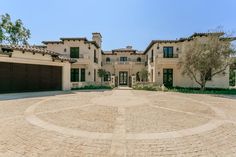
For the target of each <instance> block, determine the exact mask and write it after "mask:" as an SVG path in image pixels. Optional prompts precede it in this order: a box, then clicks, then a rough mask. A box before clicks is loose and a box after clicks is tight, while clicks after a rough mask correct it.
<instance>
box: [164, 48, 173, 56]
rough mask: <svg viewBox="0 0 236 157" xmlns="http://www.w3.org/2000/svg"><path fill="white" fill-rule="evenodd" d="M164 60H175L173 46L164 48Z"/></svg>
mask: <svg viewBox="0 0 236 157" xmlns="http://www.w3.org/2000/svg"><path fill="white" fill-rule="evenodd" d="M170 50H171V51H170ZM163 58H174V47H173V46H165V47H163Z"/></svg>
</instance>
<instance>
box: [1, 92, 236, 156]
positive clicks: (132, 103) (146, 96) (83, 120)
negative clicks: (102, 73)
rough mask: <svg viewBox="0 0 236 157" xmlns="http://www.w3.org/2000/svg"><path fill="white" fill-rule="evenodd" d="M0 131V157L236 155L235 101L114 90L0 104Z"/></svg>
mask: <svg viewBox="0 0 236 157" xmlns="http://www.w3.org/2000/svg"><path fill="white" fill-rule="evenodd" d="M43 94H45V93H43ZM50 94H53V93H50ZM21 95H22V94H19V95H4V96H0V99H1V98H4V97H5V98H11V97H13V96H15V98H16V97H17V96H21ZM34 95H42V93H36V94H34ZM0 124H1V125H0V132H1V134H0V156H2V157H7V156H12V157H17V156H29V157H34V156H49V157H53V156H57V157H64V156H81V157H86V156H91V157H96V156H100V157H106V156H110V157H116V156H117V157H123V156H127V157H136V156H138V157H139V156H143V157H149V156H150V157H151V156H181V157H183V156H186V157H191V156H220V157H227V156H236V99H233V98H232V99H231V98H224V97H218V96H212V95H191V94H180V93H165V92H147V91H133V90H112V91H83V92H82V91H81V92H73V93H64V94H63V93H62V94H55V95H51V96H42V97H31V98H19V99H13V100H0Z"/></svg>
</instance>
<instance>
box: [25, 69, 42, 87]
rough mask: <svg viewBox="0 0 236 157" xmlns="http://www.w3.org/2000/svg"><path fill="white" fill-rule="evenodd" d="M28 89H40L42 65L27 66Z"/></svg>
mask: <svg viewBox="0 0 236 157" xmlns="http://www.w3.org/2000/svg"><path fill="white" fill-rule="evenodd" d="M27 80H28V81H27V91H39V90H40V67H39V66H38V65H28V66H27Z"/></svg>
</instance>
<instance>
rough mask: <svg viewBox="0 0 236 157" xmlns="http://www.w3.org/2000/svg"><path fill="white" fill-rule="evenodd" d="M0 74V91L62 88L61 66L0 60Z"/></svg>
mask: <svg viewBox="0 0 236 157" xmlns="http://www.w3.org/2000/svg"><path fill="white" fill-rule="evenodd" d="M0 74H1V75H0V87H1V88H0V93H10V92H32V91H50V90H61V89H62V69H61V67H56V66H45V65H31V64H16V63H4V62H0Z"/></svg>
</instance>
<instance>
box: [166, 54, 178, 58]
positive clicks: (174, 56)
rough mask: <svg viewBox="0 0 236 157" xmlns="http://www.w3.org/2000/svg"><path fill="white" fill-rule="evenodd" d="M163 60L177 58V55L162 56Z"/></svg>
mask: <svg viewBox="0 0 236 157" xmlns="http://www.w3.org/2000/svg"><path fill="white" fill-rule="evenodd" d="M163 58H179V54H173V56H163Z"/></svg>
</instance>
